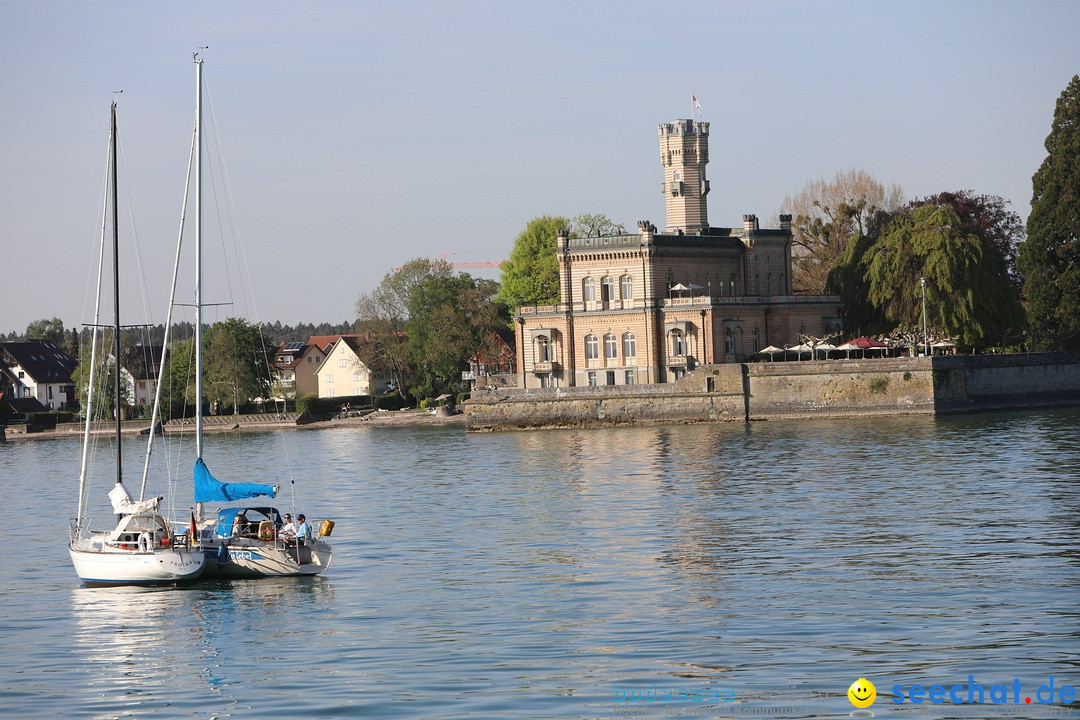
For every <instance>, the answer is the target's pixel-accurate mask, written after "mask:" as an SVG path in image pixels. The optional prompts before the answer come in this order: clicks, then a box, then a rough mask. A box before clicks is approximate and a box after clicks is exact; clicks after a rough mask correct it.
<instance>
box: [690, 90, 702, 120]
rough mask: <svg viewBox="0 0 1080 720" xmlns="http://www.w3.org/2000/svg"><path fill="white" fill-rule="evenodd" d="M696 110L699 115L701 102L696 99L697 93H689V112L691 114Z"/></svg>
mask: <svg viewBox="0 0 1080 720" xmlns="http://www.w3.org/2000/svg"><path fill="white" fill-rule="evenodd" d="M695 110H696V111H697V114H698V117H701V103H699V102H698V101H697V95H695V94H694V93H690V114H691V117H692V116H693V113H694V111H695Z"/></svg>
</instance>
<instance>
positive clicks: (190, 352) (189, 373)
mask: <svg viewBox="0 0 1080 720" xmlns="http://www.w3.org/2000/svg"><path fill="white" fill-rule="evenodd" d="M158 382H159V383H161V408H162V416H163V418H164V419H170V418H182V417H189V416H191V415H193V414H194V413H191V412H188V407H189V406H194V404H195V387H194V386H195V340H194V339H191V338H189V339H187V340H178V341H177V342H174V343H172V344H171V345H170V346H169V352H167V353H166V354H165V367H164V368H162V370H161V372H160V374H159V377H158Z"/></svg>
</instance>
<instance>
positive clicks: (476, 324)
mask: <svg viewBox="0 0 1080 720" xmlns="http://www.w3.org/2000/svg"><path fill="white" fill-rule="evenodd" d="M498 289H499V285H498V283H496V282H495V281H493V280H484V279H478V278H473V277H472V276H470V275H468V274H465V273H461V274H458V275H455V276H449V277H446V276H432V277H430V278H428V279H427V280H426V281H425V282H424V283H422V284H421V285H420V286H419V287H417V288H416V289H415V291H414V292H413V293H412V295H411V296H410V298H409V320H408V323H407V326H406V327H407V329H408V337H409V356H410V359H411V360H412V363H413V366H414V367H415V369H416V376H415V378H414V383H413V394H414V395H415V396H416V397H424V396H428V397H430V396H432V395H436V394H438V393H440V392H443V391H444V390H448V389H452V388H453V387H456V386H457V384H458V383H460V381H461V371H462V370H463V369H465V368H466V367H467V365H468V362H469V358H470V357H472V355H473V354H474V353H475V352H476V351H477V349H479V348H480V346H481V345H482V344H483V343H484V341H485V340H486V339H487V338H488V336H489V335H491V334H492V333H494V332H495V331H496V330H498V329H499V328H500V327H506V325H507V323H508V322H509V316H508V314H507V312H506V306H505V305H503V304H502V303H499V302H498V301H497V300H496V299H495V295H496V293H497V292H498Z"/></svg>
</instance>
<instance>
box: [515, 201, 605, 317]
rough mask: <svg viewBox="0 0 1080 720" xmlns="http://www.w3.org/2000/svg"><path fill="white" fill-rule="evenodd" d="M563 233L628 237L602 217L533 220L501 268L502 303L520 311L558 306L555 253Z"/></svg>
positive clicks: (585, 235) (574, 235) (549, 217)
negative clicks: (521, 309)
mask: <svg viewBox="0 0 1080 720" xmlns="http://www.w3.org/2000/svg"><path fill="white" fill-rule="evenodd" d="M563 230H565V231H567V232H569V234H570V237H575V238H578V237H596V236H599V235H624V234H626V228H625V226H623V225H622V224H620V223H615V222H612V221H611V220H609V219H608V217H607V216H606V215H602V214H592V215H590V214H584V215H578V216H577V217H575V218H574V219H573V220H567V219H566V218H564V217H560V216H552V215H542V216H541V217H538V218H533V219H532V220H530V221H529V224H528V225H526V226H525V229H524V230H522V231H521V234H520V235H518V237H517V240H515V241H514V249H513V250H511V251H510V259H509V260H507V261H506V262H505V263H504V264H503V266H502V275H501V278H500V280H501V283H502V287H501V289H500V291H499V301H500V302H501V303H503V304H504V305H506V306H507V307H510V308H517V307H521V306H523V305H524V306H529V305H555V304H557V303H558V302H559V300H560V296H561V294H562V291H561V289H560V288H559V259H558V256H557V255H556V252H555V251H556V245H557V240H558V236H559V233H560V232H562V231H563Z"/></svg>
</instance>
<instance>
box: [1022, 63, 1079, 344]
mask: <svg viewBox="0 0 1080 720" xmlns="http://www.w3.org/2000/svg"><path fill="white" fill-rule="evenodd" d="M1046 152H1047V156H1046V159H1045V160H1043V163H1042V165H1041V166H1040V167H1039V169H1038V171H1037V172H1036V173H1035V176H1034V177H1032V179H1031V185H1032V196H1031V214H1030V215H1028V221H1027V240H1026V241H1025V242H1024V243H1022V244H1021V245H1020V250H1019V256H1018V258H1017V268H1018V269H1019V270H1020V274H1021V275H1022V276H1023V278H1024V295H1025V297H1026V298H1027V303H1028V315H1029V317H1030V319H1031V326H1032V330H1033V332H1034V335H1035V343H1036V346H1037V347H1042V348H1045V349H1060V350H1078V349H1080V75H1074V76H1073V79H1072V81H1071V82H1070V83H1069V85H1068V87H1066V88H1065V90H1064V92H1062V93H1061V97H1059V98H1058V101H1057V106H1056V107H1055V109H1054V121H1053V124H1052V125H1051V128H1050V134H1049V135H1048V136H1047V137H1046Z"/></svg>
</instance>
